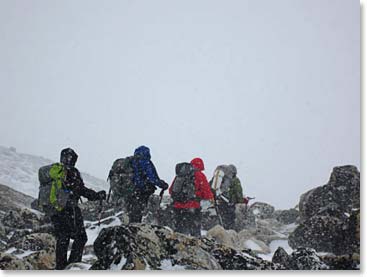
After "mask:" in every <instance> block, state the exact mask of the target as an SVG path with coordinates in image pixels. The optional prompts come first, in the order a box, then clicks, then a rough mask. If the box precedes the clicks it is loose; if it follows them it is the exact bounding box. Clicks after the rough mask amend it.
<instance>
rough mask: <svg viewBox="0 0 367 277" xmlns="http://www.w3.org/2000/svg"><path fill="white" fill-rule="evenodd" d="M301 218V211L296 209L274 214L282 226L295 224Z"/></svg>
mask: <svg viewBox="0 0 367 277" xmlns="http://www.w3.org/2000/svg"><path fill="white" fill-rule="evenodd" d="M298 217H299V211H298V210H296V209H289V210H276V211H275V212H274V218H275V219H276V220H278V221H279V222H281V223H282V224H291V223H295V222H296V221H297V219H298Z"/></svg>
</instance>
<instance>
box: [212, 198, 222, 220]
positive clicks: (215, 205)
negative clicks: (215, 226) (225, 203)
mask: <svg viewBox="0 0 367 277" xmlns="http://www.w3.org/2000/svg"><path fill="white" fill-rule="evenodd" d="M214 209H215V212H216V214H217V216H218V219H219V224H220V225H221V226H222V227H223V220H222V217H221V216H220V214H219V211H218V205H217V196H216V195H215V194H214Z"/></svg>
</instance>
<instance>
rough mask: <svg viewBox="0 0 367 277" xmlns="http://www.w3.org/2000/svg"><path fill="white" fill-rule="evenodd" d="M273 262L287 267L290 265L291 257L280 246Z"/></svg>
mask: <svg viewBox="0 0 367 277" xmlns="http://www.w3.org/2000/svg"><path fill="white" fill-rule="evenodd" d="M272 262H273V263H277V264H281V265H283V266H285V267H286V266H288V265H289V262H290V257H289V255H288V253H287V252H286V251H285V250H284V248H283V247H280V246H279V247H278V249H277V250H276V251H275V252H274V255H273V258H272Z"/></svg>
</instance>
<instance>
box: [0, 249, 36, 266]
mask: <svg viewBox="0 0 367 277" xmlns="http://www.w3.org/2000/svg"><path fill="white" fill-rule="evenodd" d="M0 269H1V270H31V269H33V268H32V265H31V264H29V263H28V262H27V261H24V260H22V259H19V258H17V257H16V256H14V255H11V254H7V253H0Z"/></svg>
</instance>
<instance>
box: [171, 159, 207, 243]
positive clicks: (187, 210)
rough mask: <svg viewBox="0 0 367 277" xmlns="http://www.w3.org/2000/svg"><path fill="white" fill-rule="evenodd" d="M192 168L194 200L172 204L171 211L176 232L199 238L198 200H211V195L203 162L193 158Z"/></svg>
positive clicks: (199, 217)
mask: <svg viewBox="0 0 367 277" xmlns="http://www.w3.org/2000/svg"><path fill="white" fill-rule="evenodd" d="M190 163H191V165H192V166H193V167H194V170H195V173H194V186H195V195H196V199H195V200H188V201H185V202H178V201H176V202H174V203H173V211H174V214H175V225H176V229H175V230H176V231H177V232H180V233H183V234H187V235H192V236H195V237H200V236H201V206H200V200H210V201H212V200H213V193H212V191H211V189H210V185H209V183H208V180H207V178H206V176H205V174H204V173H203V171H204V169H205V168H204V162H203V160H202V159H201V158H194V159H193V160H192V161H191V162H190ZM173 184H174V181H173V182H172V185H171V186H170V188H169V193H170V194H172V190H173Z"/></svg>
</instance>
